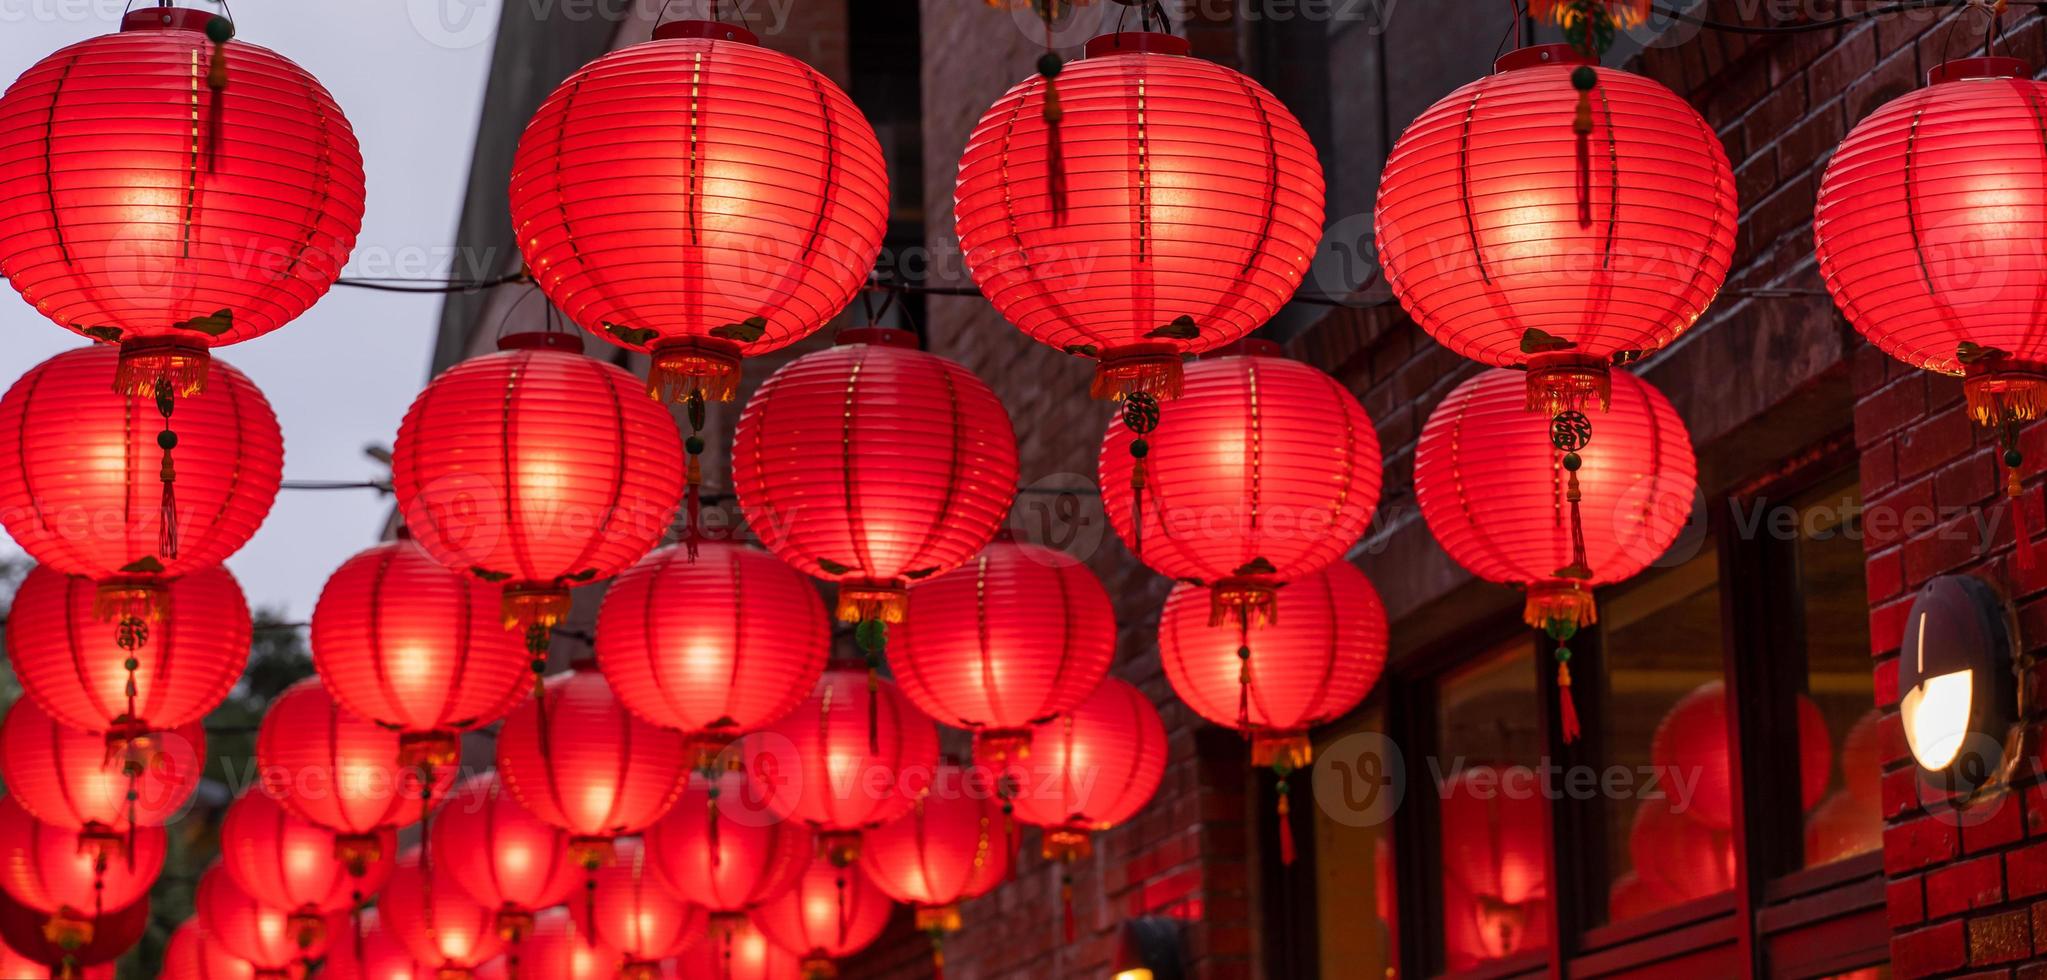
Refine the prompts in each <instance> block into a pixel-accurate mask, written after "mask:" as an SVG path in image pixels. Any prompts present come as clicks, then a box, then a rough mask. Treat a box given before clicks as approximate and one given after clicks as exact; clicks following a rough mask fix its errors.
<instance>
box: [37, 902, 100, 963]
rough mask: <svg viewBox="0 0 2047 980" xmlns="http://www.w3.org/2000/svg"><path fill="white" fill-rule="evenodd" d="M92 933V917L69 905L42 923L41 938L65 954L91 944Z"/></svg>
mask: <svg viewBox="0 0 2047 980" xmlns="http://www.w3.org/2000/svg"><path fill="white" fill-rule="evenodd" d="M94 932H95V929H94V926H93V921H92V917H90V916H88V915H86V914H85V913H83V912H80V911H78V910H77V909H74V908H72V907H71V906H69V905H66V906H64V907H63V908H60V909H58V910H57V911H55V912H53V913H51V914H50V917H49V918H48V919H45V920H44V921H43V938H44V939H45V940H48V941H49V942H50V944H51V945H54V946H56V947H57V948H58V949H62V950H64V951H66V952H70V951H72V950H75V949H78V948H80V947H82V946H85V945H86V944H88V943H90V942H92V937H93V934H94Z"/></svg>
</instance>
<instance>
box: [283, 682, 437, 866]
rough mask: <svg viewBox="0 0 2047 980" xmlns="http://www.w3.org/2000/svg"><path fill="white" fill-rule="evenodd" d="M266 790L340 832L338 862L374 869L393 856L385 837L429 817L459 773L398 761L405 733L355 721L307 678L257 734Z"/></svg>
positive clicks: (299, 812)
mask: <svg viewBox="0 0 2047 980" xmlns="http://www.w3.org/2000/svg"><path fill="white" fill-rule="evenodd" d="M256 767H257V769H258V770H259V772H260V774H261V776H262V779H263V791H264V792H267V793H269V794H270V795H271V796H273V797H276V798H277V799H278V800H279V801H280V802H282V803H283V804H284V805H285V807H287V808H288V809H290V810H291V812H293V813H295V814H297V815H298V816H300V817H302V818H304V819H305V820H308V821H310V822H312V823H315V824H318V825H320V826H322V827H325V828H327V829H328V830H331V831H333V832H334V833H335V835H336V839H335V842H334V856H335V857H336V858H337V859H339V860H341V861H343V862H345V863H355V864H363V865H367V864H369V863H374V862H376V861H378V860H381V859H382V857H383V855H384V854H385V853H386V852H385V849H384V843H383V836H382V835H381V833H380V832H381V831H384V830H387V829H389V828H393V827H403V826H405V825H406V824H409V823H413V822H414V821H417V820H419V819H420V817H421V816H423V815H424V814H425V812H426V810H427V808H428V806H429V805H430V804H431V803H432V801H433V800H435V799H440V798H444V797H446V796H447V793H448V788H449V786H450V785H451V784H452V783H453V781H454V778H455V776H454V767H452V766H445V767H433V769H432V779H431V781H430V782H428V781H424V780H422V778H421V769H422V767H419V766H409V765H400V764H399V762H398V733H397V732H394V731H391V730H390V729H388V728H384V727H381V726H379V725H377V724H374V723H372V722H368V721H364V720H362V719H360V718H357V717H355V716H354V715H351V714H349V713H348V712H347V710H345V709H343V708H342V707H341V705H340V703H339V702H336V701H335V700H334V698H333V697H332V696H331V695H329V694H328V692H327V688H326V686H325V685H324V684H323V683H322V682H321V680H320V678H319V677H317V676H316V677H308V678H306V679H305V680H302V681H299V682H298V683H296V684H293V685H292V686H291V687H289V688H287V689H285V692H284V693H283V694H280V695H278V696H277V699H276V700H274V701H272V702H270V708H269V710H268V711H266V712H264V714H263V723H262V725H261V726H259V727H258V729H257V731H256Z"/></svg>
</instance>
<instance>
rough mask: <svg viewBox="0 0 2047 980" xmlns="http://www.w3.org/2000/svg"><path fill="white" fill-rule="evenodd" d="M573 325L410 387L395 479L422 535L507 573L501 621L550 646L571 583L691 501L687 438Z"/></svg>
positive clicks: (437, 550) (606, 568) (624, 555)
mask: <svg viewBox="0 0 2047 980" xmlns="http://www.w3.org/2000/svg"><path fill="white" fill-rule="evenodd" d="M581 347H582V342H581V341H580V340H579V339H578V338H576V337H575V336H572V335H568V334H552V333H518V334H511V335H508V336H506V337H505V338H503V339H502V340H500V341H498V348H499V350H498V351H497V353H494V354H487V355H484V356H482V357H475V358H471V359H469V360H467V361H464V362H462V363H460V364H457V365H455V366H454V367H451V368H449V369H448V370H446V371H444V372H442V373H441V375H440V377H437V378H435V379H434V380H433V381H432V383H430V384H428V385H427V386H426V390H424V391H422V392H420V393H419V397H417V398H415V399H413V402H412V407H411V408H410V409H409V410H407V411H406V413H405V421H404V422H403V424H401V425H400V426H399V429H398V441H397V444H396V445H395V447H394V448H393V450H392V462H391V480H392V487H393V489H394V491H395V492H396V494H397V496H398V508H399V512H400V513H401V514H402V515H403V516H404V518H405V525H406V527H408V528H410V529H411V532H412V535H413V538H414V540H416V541H418V542H419V544H420V547H423V548H425V549H426V551H427V553H428V554H430V555H432V556H433V557H434V558H435V559H436V560H438V561H439V562H440V563H441V564H443V565H446V566H448V567H449V568H453V569H456V570H458V571H461V572H463V573H464V574H468V575H472V576H475V577H476V578H478V579H480V580H482V581H485V582H489V583H492V584H496V585H498V586H499V587H500V588H501V590H502V592H503V603H502V604H503V612H504V621H505V625H506V626H507V627H508V628H509V627H517V628H519V629H521V630H523V631H525V632H526V639H527V643H528V645H529V649H531V650H533V651H534V652H535V653H536V654H537V653H539V652H540V651H544V650H545V649H546V647H545V644H546V641H547V636H548V635H547V633H546V632H545V628H550V627H553V626H555V625H557V624H559V623H560V622H561V620H562V617H563V616H566V615H567V614H568V608H569V587H570V586H573V585H577V584H581V583H584V582H590V581H594V580H596V579H602V578H610V577H611V576H613V575H616V574H617V573H618V571H619V570H620V569H622V568H624V567H625V566H627V565H629V564H631V563H632V562H633V561H634V560H636V559H638V558H639V557H640V556H641V555H644V554H646V553H647V551H648V549H650V548H652V547H654V545H655V544H656V543H658V542H659V541H660V540H661V535H662V534H663V533H664V532H665V531H666V530H667V529H668V525H669V520H670V518H671V517H673V516H674V514H675V508H676V504H677V503H678V502H679V501H680V500H681V499H682V437H681V434H680V433H679V432H677V430H676V428H675V420H674V419H673V418H672V417H670V416H669V414H668V412H667V410H665V409H663V408H662V407H661V406H660V405H657V404H655V403H653V402H650V401H648V400H647V399H646V398H643V397H641V396H640V394H639V391H638V387H639V382H638V380H637V379H635V378H634V377H633V376H632V375H630V374H628V373H626V371H625V370H624V369H623V368H620V367H618V366H616V365H612V364H607V363H605V362H603V361H599V360H596V359H595V358H589V357H584V356H583V355H582V353H581Z"/></svg>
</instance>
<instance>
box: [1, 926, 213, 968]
mask: <svg viewBox="0 0 2047 980" xmlns="http://www.w3.org/2000/svg"><path fill="white" fill-rule="evenodd" d="M178 931H179V932H183V931H184V930H182V929H180V930H178ZM177 943H178V939H177V936H176V935H175V934H174V935H172V936H171V949H172V951H173V952H175V951H176V949H177ZM170 955H171V954H170V953H166V954H164V972H163V978H162V980H210V978H208V977H206V976H205V975H204V974H184V973H179V972H177V971H176V970H175V969H174V968H173V967H172V962H171V959H170ZM60 973H61V970H60V968H59V967H53V966H50V965H49V964H46V963H40V962H37V961H36V960H34V959H32V958H30V957H29V955H28V954H27V953H19V952H16V951H15V950H14V949H13V948H12V947H10V946H8V945H7V944H6V943H4V942H0V977H20V978H21V980H43V978H46V977H47V978H50V980H56V978H57V977H58V976H59V975H60ZM70 975H71V976H72V977H75V978H76V980H114V966H113V964H111V963H100V964H95V965H93V966H89V967H86V968H84V969H82V970H76V971H73V972H72V974H70ZM221 977H222V980H241V978H239V977H229V975H228V974H226V973H223V974H221Z"/></svg>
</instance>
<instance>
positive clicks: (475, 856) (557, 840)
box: [432, 772, 578, 943]
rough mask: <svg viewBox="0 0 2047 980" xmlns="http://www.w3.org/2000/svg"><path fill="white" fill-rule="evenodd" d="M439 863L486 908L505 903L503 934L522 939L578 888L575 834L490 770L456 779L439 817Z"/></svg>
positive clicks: (500, 921) (436, 848) (436, 820)
mask: <svg viewBox="0 0 2047 980" xmlns="http://www.w3.org/2000/svg"><path fill="white" fill-rule="evenodd" d="M432 844H433V858H434V863H436V864H439V865H442V866H444V867H446V868H447V871H448V876H449V877H451V878H453V879H455V881H456V883H457V884H459V885H461V886H462V890H463V891H465V892H468V893H469V897H470V898H473V899H475V900H476V903H477V904H479V905H482V906H484V907H486V908H490V909H495V910H497V927H498V934H499V935H501V936H503V937H504V938H505V939H506V941H508V942H512V943H518V942H520V941H521V940H522V939H524V937H525V935H526V934H527V933H528V932H530V931H531V930H532V928H533V915H534V913H535V912H538V911H539V910H541V909H544V908H547V907H548V906H551V905H559V904H560V903H561V902H563V901H564V900H566V899H567V898H568V897H569V893H570V892H572V891H574V890H575V887H576V881H577V877H578V876H577V874H576V866H575V865H574V864H572V863H570V861H569V835H568V833H567V832H566V831H563V830H562V829H561V828H559V827H555V826H553V825H552V824H549V823H547V822H546V821H544V820H542V819H540V818H539V817H536V816H534V815H533V814H532V813H530V812H528V811H527V809H526V808H525V807H522V806H520V805H519V801H518V800H516V799H513V798H512V794H510V793H508V792H506V791H505V789H504V785H503V784H502V783H501V782H499V780H498V776H497V773H495V772H484V773H479V774H477V775H475V776H471V777H469V778H468V779H467V780H464V781H463V782H462V784H461V785H460V786H457V787H455V793H454V795H453V796H452V797H450V798H449V800H448V804H447V805H446V806H444V807H442V808H441V811H440V813H438V814H436V815H435V816H434V821H433V841H432Z"/></svg>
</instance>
